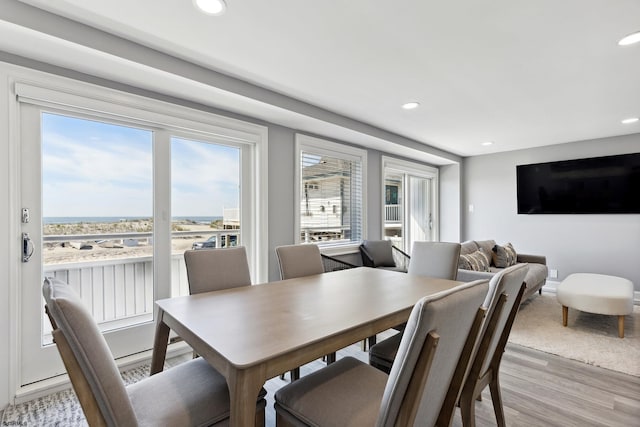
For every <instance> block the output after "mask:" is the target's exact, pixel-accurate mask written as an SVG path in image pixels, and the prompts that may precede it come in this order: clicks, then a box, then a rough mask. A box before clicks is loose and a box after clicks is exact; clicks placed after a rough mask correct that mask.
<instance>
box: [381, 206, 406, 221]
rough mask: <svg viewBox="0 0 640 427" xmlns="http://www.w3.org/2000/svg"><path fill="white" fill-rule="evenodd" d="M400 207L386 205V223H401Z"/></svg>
mask: <svg viewBox="0 0 640 427" xmlns="http://www.w3.org/2000/svg"><path fill="white" fill-rule="evenodd" d="M400 208H401V206H400V205H384V222H401V221H402V209H400Z"/></svg>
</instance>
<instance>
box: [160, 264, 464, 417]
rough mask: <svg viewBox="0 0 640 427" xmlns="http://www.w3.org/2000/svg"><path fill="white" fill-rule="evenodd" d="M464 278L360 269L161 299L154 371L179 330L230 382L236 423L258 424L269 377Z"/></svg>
mask: <svg viewBox="0 0 640 427" xmlns="http://www.w3.org/2000/svg"><path fill="white" fill-rule="evenodd" d="M460 284H462V282H457V281H452V280H444V279H436V278H430V277H423V276H415V275H409V274H406V273H401V272H396V271H390V270H384V269H380V268H369V267H359V268H352V269H347V270H340V271H334V272H329V273H323V274H317V275H312V276H305V277H299V278H295V279H288V280H281V281H274V282H268V283H263V284H257V285H252V286H243V287H238V288H233V289H226V290H219V291H214V292H206V293H201V294H196V295H187V296H179V297H173V298H168V299H162V300H158V301H156V307H157V318H156V331H155V337H154V346H153V354H152V361H151V375H153V374H155V373H157V372H160V371H162V369H163V366H164V362H165V357H166V352H167V345H168V342H169V333H170V331H174V332H175V333H176V334H177V335H179V336H180V337H181V338H182V339H183V340H184V341H186V342H187V343H188V344H189V345H190V346H191V347H192V348H193V350H194V351H195V352H196V353H197V354H199V355H200V356H201V357H203V358H205V359H206V360H207V362H209V363H210V364H211V365H212V366H213V367H214V368H215V369H216V370H218V371H219V372H220V373H221V374H222V375H223V376H224V377H225V378H226V380H227V385H228V388H229V397H230V420H229V421H230V425H231V426H242V427H246V426H252V425H254V422H255V410H256V405H255V403H256V399H257V396H258V393H259V391H260V388H261V387H262V386H263V385H264V383H265V382H266V381H267V380H268V379H270V378H273V377H275V376H278V375H280V374H281V373H283V372H286V371H289V370H291V369H294V368H296V367H299V366H301V365H303V364H305V363H308V362H311V361H313V360H315V359H318V358H321V357H322V356H324V355H326V354H329V353H332V352H335V351H337V350H340V349H342V348H344V347H347V346H349V345H351V344H353V343H357V342H358V341H361V340H363V339H365V338H367V337H370V336H373V335H375V334H377V333H379V332H382V331H385V330H387V329H389V328H392V327H394V326H397V325H399V324H401V323H403V322H406V321H407V319H408V318H409V314H410V313H411V309H412V308H413V306H414V305H415V303H416V302H417V301H418V300H419V299H420V298H422V297H424V296H427V295H432V294H435V293H438V292H441V291H444V290H447V289H450V288H452V287H455V286H457V285H460Z"/></svg>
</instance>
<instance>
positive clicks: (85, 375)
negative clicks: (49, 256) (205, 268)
mask: <svg viewBox="0 0 640 427" xmlns="http://www.w3.org/2000/svg"><path fill="white" fill-rule="evenodd" d="M42 293H43V295H44V298H45V301H46V307H45V309H46V311H47V314H48V315H49V319H50V320H51V325H52V327H53V339H54V341H55V343H56V345H57V347H58V350H59V352H60V356H61V357H62V360H63V362H64V365H65V368H66V369H67V372H68V373H69V377H70V378H71V383H72V385H73V388H74V390H75V392H76V394H77V396H78V400H79V401H80V404H81V405H82V409H83V411H84V413H85V416H86V418H87V422H88V423H89V425H90V426H154V427H158V426H167V427H169V426H205V425H227V424H228V418H229V392H228V389H227V382H226V380H225V378H224V377H223V376H222V375H220V373H218V372H217V371H216V370H215V369H213V368H212V367H211V365H209V364H208V363H207V361H206V360H204V359H202V358H199V359H194V360H190V361H188V362H186V363H183V364H180V365H178V366H176V367H173V368H171V369H168V370H166V371H163V372H161V373H158V374H156V375H153V376H151V377H149V378H146V379H143V380H141V381H139V382H137V383H135V384H132V385H129V386H125V385H124V383H123V381H122V377H121V376H120V372H119V371H118V367H117V366H116V363H115V361H114V360H113V356H112V354H111V351H110V350H109V347H108V346H107V342H106V341H105V339H104V337H103V336H102V334H101V333H100V330H99V329H98V325H97V324H96V322H95V321H94V319H93V318H92V317H91V314H90V313H89V311H88V310H87V309H86V308H85V307H84V305H83V304H82V301H81V300H80V298H79V297H78V296H77V294H76V293H75V292H74V291H73V290H72V289H71V288H70V287H69V286H68V285H67V284H66V283H63V282H61V281H59V280H57V279H45V281H44V285H43V287H42ZM264 395H265V392H264V390H263V391H262V393H261V395H260V396H259V397H258V399H257V406H256V424H257V425H261V426H263V425H264V408H265V404H266V403H265V400H264Z"/></svg>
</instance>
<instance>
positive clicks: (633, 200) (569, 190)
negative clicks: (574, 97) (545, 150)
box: [516, 153, 640, 214]
mask: <svg viewBox="0 0 640 427" xmlns="http://www.w3.org/2000/svg"><path fill="white" fill-rule="evenodd" d="M516 176H517V181H518V182H517V187H518V213H519V214H635V213H640V153H634V154H622V155H618V156H607V157H593V158H587V159H575V160H565V161H560V162H549V163H536V164H530V165H518V166H516Z"/></svg>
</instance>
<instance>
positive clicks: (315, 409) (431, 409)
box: [275, 281, 489, 427]
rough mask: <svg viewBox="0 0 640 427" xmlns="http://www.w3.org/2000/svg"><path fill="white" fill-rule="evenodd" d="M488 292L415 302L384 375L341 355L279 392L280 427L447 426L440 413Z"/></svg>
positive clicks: (458, 377) (475, 286)
mask: <svg viewBox="0 0 640 427" xmlns="http://www.w3.org/2000/svg"><path fill="white" fill-rule="evenodd" d="M488 288H489V286H488V282H487V281H477V282H471V283H465V284H461V285H459V286H457V287H455V288H452V289H449V290H447V291H443V292H440V293H438V294H434V295H431V296H427V297H425V298H423V299H421V300H420V301H418V302H417V303H416V305H415V307H414V308H413V310H412V312H411V315H410V317H409V320H408V322H407V326H406V329H405V333H404V337H403V340H402V342H401V345H400V349H399V350H398V357H397V358H396V363H395V364H394V365H393V368H392V369H391V373H390V374H389V375H387V374H385V373H383V372H381V371H380V370H378V369H375V368H373V367H371V366H369V365H367V364H365V363H362V362H360V361H358V360H356V359H354V358H351V357H346V358H343V359H340V360H339V361H337V362H336V363H333V364H332V365H329V366H327V367H325V368H323V369H321V370H319V371H316V372H314V373H312V374H310V375H307V376H305V377H304V378H301V379H300V380H298V381H296V382H293V383H291V384H288V385H287V386H285V387H283V388H281V389H280V390H278V391H277V392H276V395H275V401H276V403H275V408H276V423H277V425H278V426H309V425H313V426H374V425H375V426H385V427H386V426H397V425H401V426H409V425H414V420H415V421H416V423H417V424H418V425H425V426H433V425H436V423H437V424H438V425H448V424H449V421H450V420H447V419H440V416H441V415H440V414H441V413H443V412H445V413H451V410H449V411H443V409H444V407H445V406H447V405H448V406H454V405H455V396H457V393H458V389H459V387H460V386H461V381H462V377H463V376H464V372H465V371H466V368H467V366H468V360H469V357H471V353H472V349H473V347H474V345H475V342H476V339H477V336H478V332H479V330H480V325H481V323H482V318H483V315H484V309H483V308H481V304H482V302H483V301H484V299H485V297H486V295H487V290H488ZM448 396H454V398H453V399H452V398H447V397H448Z"/></svg>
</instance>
